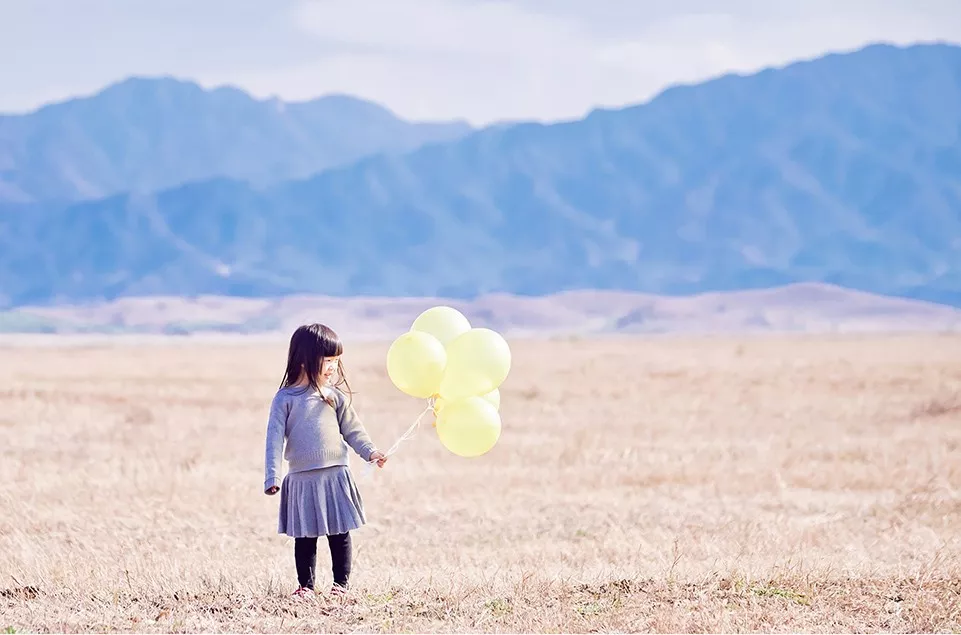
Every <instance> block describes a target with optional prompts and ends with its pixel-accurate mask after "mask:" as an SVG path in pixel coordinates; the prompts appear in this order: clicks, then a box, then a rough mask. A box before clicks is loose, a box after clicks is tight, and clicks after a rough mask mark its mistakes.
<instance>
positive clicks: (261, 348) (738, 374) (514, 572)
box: [0, 335, 961, 632]
mask: <svg viewBox="0 0 961 635" xmlns="http://www.w3.org/2000/svg"><path fill="white" fill-rule="evenodd" d="M348 344H350V343H349V342H348ZM512 347H513V351H514V356H515V364H514V368H513V370H512V373H511V377H510V378H509V379H508V382H507V384H506V385H505V386H504V387H503V406H502V415H503V419H504V432H503V436H502V438H501V441H500V443H499V444H498V446H497V447H496V448H495V449H494V450H493V451H492V452H491V453H490V454H488V455H487V456H485V457H483V458H480V459H476V460H466V459H461V458H457V457H455V456H452V455H450V454H449V453H447V452H446V451H445V450H443V448H441V447H440V445H439V444H438V442H437V440H436V437H435V436H434V435H433V433H432V430H431V429H430V428H429V427H427V428H425V429H423V430H422V431H421V432H420V433H419V434H418V435H417V436H416V437H414V438H413V439H412V440H411V441H410V442H408V443H407V444H405V445H404V446H402V448H401V450H400V452H399V453H398V454H397V455H396V456H395V457H393V458H392V460H391V461H390V463H389V464H388V466H387V468H386V469H385V470H383V471H378V472H376V473H373V474H368V473H367V472H366V470H364V469H363V468H362V467H360V466H356V471H355V474H356V476H357V479H358V481H359V484H360V487H361V490H362V492H363V495H364V497H365V500H366V503H367V511H368V515H369V518H370V524H369V525H368V526H367V527H366V528H364V529H363V530H361V531H359V532H357V535H356V536H355V548H356V555H355V567H354V568H355V570H354V579H353V582H354V584H355V590H354V593H353V596H352V598H351V600H350V601H348V602H346V603H339V602H335V601H327V600H323V601H321V602H318V603H316V604H304V603H298V602H295V601H292V600H290V599H289V598H288V595H289V593H290V592H291V591H292V590H293V588H294V586H295V578H294V572H293V553H292V552H293V549H292V543H291V541H290V540H289V539H287V538H285V537H282V536H278V535H277V534H276V533H275V527H276V505H277V498H268V497H266V496H264V495H263V494H262V493H261V485H262V480H263V432H264V424H265V415H266V411H267V406H268V404H269V400H270V398H271V396H272V395H273V391H274V389H275V387H276V384H277V382H278V381H279V379H280V374H281V371H282V366H283V361H284V356H285V353H286V351H285V350H284V343H283V342H278V343H277V344H269V343H256V344H244V343H231V344H227V343H224V344H211V343H206V344H204V343H190V344H170V345H164V346H157V345H151V346H145V347H142V348H137V347H133V346H130V345H124V346H112V345H109V344H90V345H86V346H71V347H52V346H42V347H24V346H15V347H3V348H0V433H2V435H3V440H4V443H3V445H2V449H0V452H2V461H0V479H2V482H3V483H4V485H5V487H4V488H3V490H2V491H0V616H2V617H0V631H2V630H3V629H4V628H7V627H10V628H11V629H15V630H17V631H34V632H36V631H100V632H103V631H115V630H120V631H151V632H177V631H272V632H277V631H326V632H348V631H349V632H354V631H394V632H398V631H400V632H425V631H447V632H450V631H455V632H464V631H469V632H476V631H484V632H558V631H561V632H570V631H574V632H610V631H659V632H684V631H688V632H690V631H699V632H701V631H753V632H757V631H767V632H770V631H807V632H839V631H844V632H863V631H887V632H917V631H929V632H959V631H961V408H959V405H961V337H959V336H947V335H945V336H937V335H925V336H920V335H919V336H907V335H904V336H888V337H884V336H870V337H867V336H862V337H858V336H824V337H810V336H809V337H792V338H787V337H784V338H775V337H763V338H761V337H758V338H742V339H734V338H700V339H693V338H689V339H681V338H662V339H656V338H651V339H640V338H638V339H598V340H563V341H560V340H559V341H553V342H548V341H515V342H512ZM386 348H387V343H382V344H363V345H357V346H354V347H350V348H348V361H349V369H350V371H351V373H352V376H351V379H352V383H353V385H354V386H355V387H356V388H357V389H358V390H359V393H358V394H357V395H356V397H355V403H356V404H357V406H358V408H359V410H360V412H361V414H362V415H363V416H364V417H365V419H366V420H367V423H368V428H369V430H370V431H371V433H372V434H373V435H374V437H375V439H376V440H378V442H379V443H381V444H382V445H383V446H384V447H386V446H388V445H390V444H391V443H392V442H393V440H394V439H395V438H396V437H397V436H398V435H399V434H400V433H401V432H402V431H403V429H404V428H405V427H406V426H407V425H408V423H409V422H410V421H412V419H413V418H414V417H415V416H416V414H417V413H418V412H419V410H420V409H421V408H422V406H423V404H422V403H421V402H419V401H417V400H414V399H413V398H409V397H406V396H404V395H402V394H401V393H399V392H398V391H396V389H394V388H393V386H392V385H391V384H390V382H389V380H388V379H387V376H386V373H385V371H384V368H383V359H384V355H385V352H386ZM325 555H326V554H325V553H324V552H321V557H320V562H321V563H325V562H326V560H325V558H324V556H325ZM321 568H323V569H325V570H326V566H323V567H321ZM328 575H329V574H328Z"/></svg>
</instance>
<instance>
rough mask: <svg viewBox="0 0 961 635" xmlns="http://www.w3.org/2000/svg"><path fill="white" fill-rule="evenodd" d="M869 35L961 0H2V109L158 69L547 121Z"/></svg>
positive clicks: (905, 39) (912, 31)
mask: <svg viewBox="0 0 961 635" xmlns="http://www.w3.org/2000/svg"><path fill="white" fill-rule="evenodd" d="M878 41H884V42H892V43H898V44H907V43H913V42H919V41H947V42H953V43H961V0H671V1H669V0H657V1H653V0H514V1H512V2H506V1H486V0H0V60H2V61H0V87H2V89H0V112H7V113H10V112H24V111H27V110H31V109H33V108H35V107H37V106H38V105H41V104H44V103H48V102H51V101H59V100H62V99H65V98H68V97H71V96H78V95H86V94H90V93H93V92H96V91H98V90H100V89H101V88H103V87H104V86H105V85H107V84H110V83H113V82H116V81H119V80H121V79H123V78H125V77H128V76H131V75H137V76H158V75H172V76H174V77H178V78H182V79H190V80H194V81H197V82H199V83H201V84H202V85H204V86H208V87H213V86H218V85H223V84H231V85H234V86H238V87H240V88H242V89H244V90H246V91H247V92H249V93H251V94H253V95H254V96H256V97H261V98H266V97H270V96H278V97H280V98H282V99H286V100H304V99H310V98H313V97H318V96H321V95H324V94H329V93H346V94H351V95H356V96H358V97H363V98H366V99H370V100H373V101H376V102H378V103H380V104H383V105H384V106H387V107H388V108H390V109H391V110H393V111H394V112H396V113H397V114H399V115H400V116H402V117H405V118H408V119H418V120H426V119H432V120H436V119H454V118H463V119H467V120H468V121H470V122H471V123H474V124H477V125H483V124H487V123H490V122H492V121H496V120H505V119H507V120H516V119H528V120H530V119H534V120H542V121H550V120H558V119H570V118H575V117H580V116H583V115H584V114H585V113H586V112H587V111H589V110H590V109H591V108H593V107H597V106H606V107H611V106H623V105H627V104H631V103H637V102H641V101H645V100H646V99H649V98H650V97H652V96H653V95H654V94H656V93H657V92H659V91H660V90H662V89H663V88H665V87H666V86H668V85H670V84H673V83H678V82H692V81H697V80H701V79H706V78H709V77H713V76H716V75H719V74H722V73H724V72H728V71H739V72H748V71H753V70H758V69H760V68H763V67H765V66H780V65H783V64H785V63H788V62H790V61H793V60H796V59H807V58H811V57H815V56H818V55H821V54H823V53H825V52H828V51H845V50H851V49H854V48H859V47H861V46H863V45H865V44H868V43H871V42H878Z"/></svg>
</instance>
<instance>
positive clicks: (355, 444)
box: [335, 390, 377, 462]
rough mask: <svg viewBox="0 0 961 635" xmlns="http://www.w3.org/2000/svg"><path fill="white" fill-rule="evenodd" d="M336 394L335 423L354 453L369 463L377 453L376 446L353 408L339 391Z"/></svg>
mask: <svg viewBox="0 0 961 635" xmlns="http://www.w3.org/2000/svg"><path fill="white" fill-rule="evenodd" d="M335 392H336V394H337V422H338V423H339V424H340V433H341V434H342V435H343V436H344V440H345V441H346V442H347V445H349V446H350V447H351V448H352V449H353V450H354V452H356V453H357V455H358V456H360V458H362V459H363V460H364V461H365V462H370V459H371V455H372V454H374V453H375V452H376V451H377V446H375V445H374V442H373V441H371V440H370V435H368V434H367V430H366V429H365V428H364V424H363V422H362V421H361V420H360V417H359V416H357V412H356V411H355V410H354V408H353V406H351V405H350V404H349V403H347V397H346V395H344V393H342V392H340V391H339V390H335Z"/></svg>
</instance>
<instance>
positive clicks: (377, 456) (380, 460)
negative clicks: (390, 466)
mask: <svg viewBox="0 0 961 635" xmlns="http://www.w3.org/2000/svg"><path fill="white" fill-rule="evenodd" d="M370 462H371V463H377V467H384V463H386V462H387V457H386V456H385V455H384V453H383V452H374V453H373V454H371V455H370Z"/></svg>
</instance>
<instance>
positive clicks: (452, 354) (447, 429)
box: [387, 306, 511, 457]
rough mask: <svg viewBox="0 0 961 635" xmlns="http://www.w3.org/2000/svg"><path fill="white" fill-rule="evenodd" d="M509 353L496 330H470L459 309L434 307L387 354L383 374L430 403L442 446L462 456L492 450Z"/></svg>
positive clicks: (417, 320)
mask: <svg viewBox="0 0 961 635" xmlns="http://www.w3.org/2000/svg"><path fill="white" fill-rule="evenodd" d="M510 368H511V349H510V347H509V346H508V344H507V341H506V340H505V339H504V338H503V337H502V336H501V335H500V334H499V333H497V332H496V331H493V330H491V329H488V328H475V327H472V326H471V324H470V322H469V321H468V319H467V318H466V317H465V316H464V315H463V314H462V313H461V312H460V311H458V310H457V309H454V308H452V307H448V306H435V307H433V308H430V309H427V310H426V311H424V312H423V313H421V314H420V315H419V316H417V319H415V320H414V323H413V324H412V325H411V327H410V330H409V331H407V332H406V333H403V334H402V335H400V336H399V337H397V339H395V340H394V342H393V343H392V344H391V346H390V349H389V350H388V351H387V374H388V375H389V376H390V380H391V381H392V382H393V383H394V385H395V386H396V387H397V388H398V389H400V390H401V391H402V392H404V393H406V394H408V395H410V396H412V397H417V398H419V399H428V400H429V402H428V404H429V408H431V409H433V411H434V413H435V415H436V421H435V423H434V427H435V428H436V430H437V436H438V438H439V439H440V442H441V444H442V445H443V446H444V447H445V448H447V449H448V450H450V451H451V452H453V453H454V454H456V455H457V456H462V457H477V456H480V455H482V454H485V453H487V452H488V451H490V449H491V448H493V447H494V445H495V444H496V443H497V441H498V439H499V438H500V434H501V417H500V385H501V384H502V383H503V382H504V380H505V379H507V374H508V373H509V372H510Z"/></svg>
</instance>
